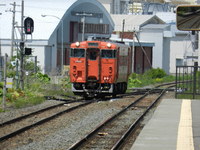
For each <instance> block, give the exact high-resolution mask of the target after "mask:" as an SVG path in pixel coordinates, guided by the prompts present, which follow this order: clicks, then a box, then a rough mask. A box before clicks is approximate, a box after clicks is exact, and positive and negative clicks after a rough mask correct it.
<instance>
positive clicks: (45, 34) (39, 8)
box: [0, 0, 70, 39]
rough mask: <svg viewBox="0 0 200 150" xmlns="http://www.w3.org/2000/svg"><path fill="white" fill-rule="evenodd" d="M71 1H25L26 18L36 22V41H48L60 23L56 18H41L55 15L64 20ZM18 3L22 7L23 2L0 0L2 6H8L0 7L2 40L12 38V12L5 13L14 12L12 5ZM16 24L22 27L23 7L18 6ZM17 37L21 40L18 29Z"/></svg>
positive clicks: (18, 0)
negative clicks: (63, 17) (68, 3)
mask: <svg viewBox="0 0 200 150" xmlns="http://www.w3.org/2000/svg"><path fill="white" fill-rule="evenodd" d="M69 1H70V0H56V1H55V0H24V5H25V8H24V16H26V17H31V18H33V20H34V24H35V26H34V32H33V38H34V39H48V38H49V36H50V35H51V33H52V32H53V30H54V29H55V27H56V25H57V24H58V23H59V19H57V18H55V17H41V14H44V15H54V16H57V17H59V18H62V16H63V14H64V13H65V11H66V10H67V8H68V7H67V2H69ZM14 2H16V4H17V5H21V0H0V4H6V6H0V13H2V15H0V38H3V39H5V38H10V37H11V27H12V12H5V11H6V10H7V11H9V10H12V9H13V6H12V5H10V4H11V3H14ZM16 11H17V12H16V22H17V23H18V25H21V13H20V11H21V6H16ZM16 33H17V37H18V38H19V34H18V33H19V31H18V29H16Z"/></svg>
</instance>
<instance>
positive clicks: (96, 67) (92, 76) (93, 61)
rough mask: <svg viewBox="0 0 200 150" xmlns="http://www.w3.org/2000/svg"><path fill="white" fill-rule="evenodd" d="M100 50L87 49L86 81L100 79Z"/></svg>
mask: <svg viewBox="0 0 200 150" xmlns="http://www.w3.org/2000/svg"><path fill="white" fill-rule="evenodd" d="M99 55H100V50H99V49H98V48H88V49H87V80H88V81H92V82H95V81H99V79H100V64H99V60H100V56H99Z"/></svg>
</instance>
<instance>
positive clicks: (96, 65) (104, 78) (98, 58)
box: [70, 41, 132, 97]
mask: <svg viewBox="0 0 200 150" xmlns="http://www.w3.org/2000/svg"><path fill="white" fill-rule="evenodd" d="M70 48H71V49H70V81H71V82H72V91H73V92H74V94H75V95H81V96H84V97H95V96H105V95H112V96H116V95H117V94H122V93H125V92H126V90H127V82H128V76H129V75H130V73H131V69H132V51H131V48H130V47H129V46H127V45H125V44H122V43H112V42H105V41H83V42H76V43H72V44H71V47H70Z"/></svg>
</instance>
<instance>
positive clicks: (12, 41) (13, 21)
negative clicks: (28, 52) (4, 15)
mask: <svg viewBox="0 0 200 150" xmlns="http://www.w3.org/2000/svg"><path fill="white" fill-rule="evenodd" d="M10 5H13V11H12V13H13V20H12V35H11V54H10V57H11V58H12V57H13V47H14V31H15V12H16V10H15V8H16V2H14V3H13V4H10Z"/></svg>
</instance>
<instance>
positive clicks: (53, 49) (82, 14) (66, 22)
mask: <svg viewBox="0 0 200 150" xmlns="http://www.w3.org/2000/svg"><path fill="white" fill-rule="evenodd" d="M66 6H67V10H66V12H65V13H64V15H63V17H62V18H58V17H57V18H58V19H60V22H59V24H58V25H57V27H56V28H55V29H54V31H53V32H52V34H51V36H50V38H49V40H48V45H47V46H46V48H45V72H46V73H48V72H51V71H52V70H55V69H56V70H55V72H58V69H59V70H60V69H61V68H62V67H63V66H64V65H67V64H68V63H69V45H70V43H72V42H76V41H83V40H87V38H88V37H94V38H109V37H110V36H111V34H112V32H113V30H114V22H113V20H112V18H111V16H110V14H109V13H108V12H107V10H106V9H105V8H104V7H103V5H102V4H101V3H100V2H98V1H97V0H69V1H67V2H66ZM43 16H47V15H43ZM49 16H51V17H56V16H54V15H49Z"/></svg>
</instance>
